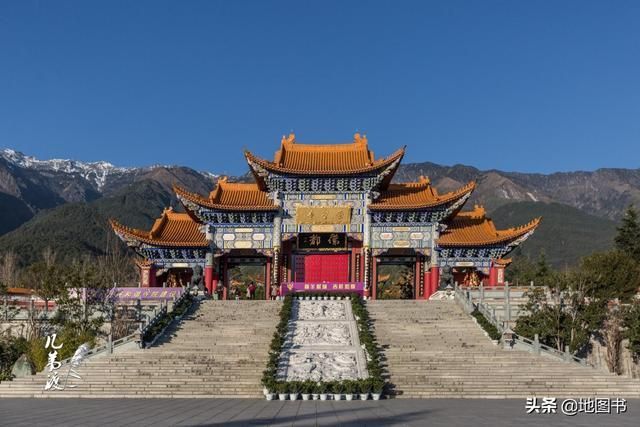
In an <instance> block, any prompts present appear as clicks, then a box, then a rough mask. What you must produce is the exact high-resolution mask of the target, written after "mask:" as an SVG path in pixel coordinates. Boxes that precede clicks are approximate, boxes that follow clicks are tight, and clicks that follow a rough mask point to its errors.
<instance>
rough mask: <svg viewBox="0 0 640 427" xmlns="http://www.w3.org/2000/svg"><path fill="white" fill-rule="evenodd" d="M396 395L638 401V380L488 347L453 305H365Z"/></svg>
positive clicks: (482, 335) (484, 340)
mask: <svg viewBox="0 0 640 427" xmlns="http://www.w3.org/2000/svg"><path fill="white" fill-rule="evenodd" d="M367 307H368V309H369V313H370V315H371V318H372V320H373V325H374V330H375V334H376V338H377V340H378V343H379V345H380V346H381V348H382V350H383V353H384V355H385V360H384V363H385V365H386V367H387V370H388V373H389V380H390V382H391V383H392V384H393V386H394V388H395V391H396V393H397V396H398V397H415V398H426V397H430V398H436V397H452V398H454V397H468V398H471V397H482V398H504V397H526V396H533V395H537V396H540V395H546V396H553V397H588V396H607V397H611V396H624V397H640V381H636V380H631V379H627V378H622V377H616V376H613V375H610V374H607V373H605V372H601V371H597V370H594V369H592V368H589V367H582V366H579V365H574V364H569V363H565V362H563V361H561V360H556V359H554V358H549V357H542V356H535V355H533V354H530V353H526V352H520V351H512V350H503V349H502V348H500V347H498V346H495V345H494V344H492V343H491V341H490V340H489V338H487V337H486V336H485V334H484V332H483V331H482V330H481V329H480V327H479V326H478V325H476V324H475V323H474V322H473V321H472V319H471V317H470V316H468V315H467V314H466V313H464V312H463V311H462V309H460V307H459V306H458V305H457V304H456V303H455V302H453V301H428V302H425V301H370V302H368V304H367Z"/></svg>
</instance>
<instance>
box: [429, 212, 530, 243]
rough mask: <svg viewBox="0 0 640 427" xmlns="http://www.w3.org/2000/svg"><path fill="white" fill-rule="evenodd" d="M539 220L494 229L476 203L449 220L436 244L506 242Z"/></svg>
mask: <svg viewBox="0 0 640 427" xmlns="http://www.w3.org/2000/svg"><path fill="white" fill-rule="evenodd" d="M540 220H541V218H536V219H534V220H533V221H531V222H529V223H527V224H525V225H522V226H520V227H513V228H509V229H507V230H496V227H495V225H494V223H493V221H492V220H491V219H490V218H487V217H486V216H485V210H484V208H483V207H481V206H477V205H476V206H475V207H474V209H473V210H472V211H467V212H460V213H458V214H457V215H456V216H455V217H454V218H453V219H452V220H451V222H450V224H449V227H448V228H447V229H446V230H445V231H444V232H443V233H442V235H441V236H440V239H439V240H438V245H439V246H486V245H493V244H498V243H506V242H509V241H513V240H516V239H518V238H520V237H523V236H524V235H526V234H527V233H529V232H531V231H533V230H535V229H536V227H538V224H540Z"/></svg>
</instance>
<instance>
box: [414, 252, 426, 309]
mask: <svg viewBox="0 0 640 427" xmlns="http://www.w3.org/2000/svg"><path fill="white" fill-rule="evenodd" d="M421 258H422V256H421V255H420V254H417V255H416V264H415V266H414V268H415V272H414V274H413V299H420V298H424V288H423V295H422V297H420V274H421V273H422V263H421V261H422V259H421ZM423 285H424V284H423Z"/></svg>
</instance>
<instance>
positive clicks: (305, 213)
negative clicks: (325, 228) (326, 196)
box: [296, 206, 351, 225]
mask: <svg viewBox="0 0 640 427" xmlns="http://www.w3.org/2000/svg"><path fill="white" fill-rule="evenodd" d="M349 223H351V206H298V207H297V208H296V224H312V225H335V224H349Z"/></svg>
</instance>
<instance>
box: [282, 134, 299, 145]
mask: <svg viewBox="0 0 640 427" xmlns="http://www.w3.org/2000/svg"><path fill="white" fill-rule="evenodd" d="M295 142H296V134H295V133H293V132H290V133H289V135H282V140H280V143H281V144H286V145H289V144H295Z"/></svg>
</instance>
